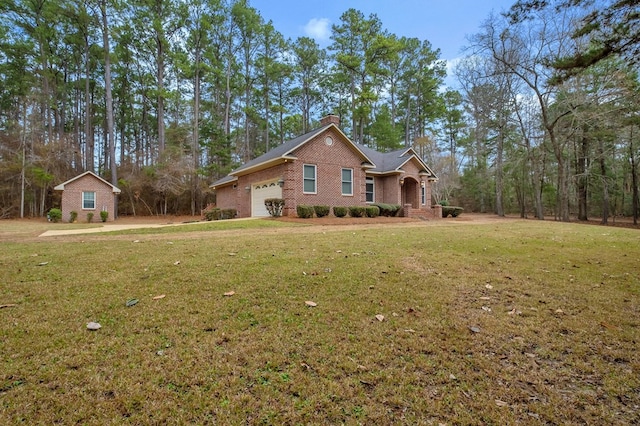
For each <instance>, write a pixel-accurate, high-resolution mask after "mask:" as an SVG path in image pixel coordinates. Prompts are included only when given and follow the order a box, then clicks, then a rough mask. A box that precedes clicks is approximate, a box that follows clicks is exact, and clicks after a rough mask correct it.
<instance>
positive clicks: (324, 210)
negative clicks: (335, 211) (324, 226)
mask: <svg viewBox="0 0 640 426" xmlns="http://www.w3.org/2000/svg"><path fill="white" fill-rule="evenodd" d="M313 211H314V212H316V216H318V217H325V216H327V215H328V214H329V212H330V211H331V209H330V208H329V206H313Z"/></svg>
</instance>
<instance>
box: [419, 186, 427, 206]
mask: <svg viewBox="0 0 640 426" xmlns="http://www.w3.org/2000/svg"><path fill="white" fill-rule="evenodd" d="M420 196H421V198H422V205H423V206H424V205H425V204H427V188H425V187H424V186H423V187H421V188H420Z"/></svg>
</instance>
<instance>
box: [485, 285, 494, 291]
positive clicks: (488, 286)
mask: <svg viewBox="0 0 640 426" xmlns="http://www.w3.org/2000/svg"><path fill="white" fill-rule="evenodd" d="M485 287H486V288H488V289H489V290H491V289H492V288H493V286H492V285H491V284H487V285H485Z"/></svg>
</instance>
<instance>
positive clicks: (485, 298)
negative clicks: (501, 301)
mask: <svg viewBox="0 0 640 426" xmlns="http://www.w3.org/2000/svg"><path fill="white" fill-rule="evenodd" d="M480 300H491V298H490V297H488V296H482V297H481V298H480Z"/></svg>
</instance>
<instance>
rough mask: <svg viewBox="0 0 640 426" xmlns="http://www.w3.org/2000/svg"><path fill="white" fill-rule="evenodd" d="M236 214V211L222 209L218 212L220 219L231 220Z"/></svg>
mask: <svg viewBox="0 0 640 426" xmlns="http://www.w3.org/2000/svg"><path fill="white" fill-rule="evenodd" d="M237 214H238V211H237V210H236V209H222V210H220V219H233V218H234V217H236V215H237Z"/></svg>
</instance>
